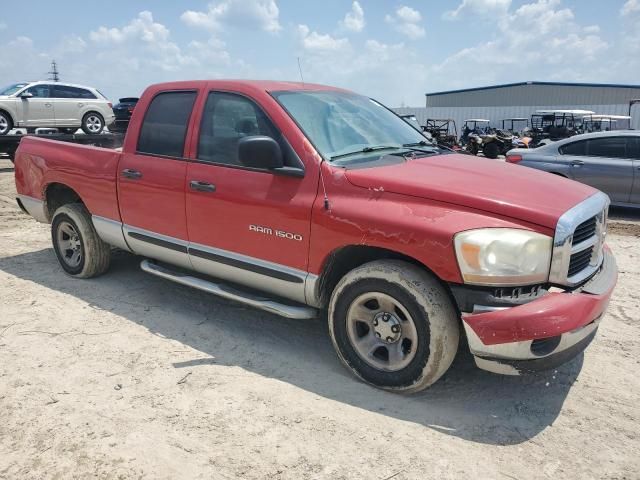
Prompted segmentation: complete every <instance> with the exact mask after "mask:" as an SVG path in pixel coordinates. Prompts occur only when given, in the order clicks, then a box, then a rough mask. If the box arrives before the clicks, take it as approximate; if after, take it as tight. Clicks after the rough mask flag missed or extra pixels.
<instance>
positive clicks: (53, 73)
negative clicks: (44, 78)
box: [47, 60, 60, 82]
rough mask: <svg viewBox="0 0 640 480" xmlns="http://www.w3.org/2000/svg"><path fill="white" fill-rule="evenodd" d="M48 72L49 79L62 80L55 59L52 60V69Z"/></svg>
mask: <svg viewBox="0 0 640 480" xmlns="http://www.w3.org/2000/svg"><path fill="white" fill-rule="evenodd" d="M47 73H48V74H49V75H50V77H49V80H52V81H54V82H59V81H60V72H59V71H58V64H57V63H56V61H55V60H52V61H51V71H50V72H47Z"/></svg>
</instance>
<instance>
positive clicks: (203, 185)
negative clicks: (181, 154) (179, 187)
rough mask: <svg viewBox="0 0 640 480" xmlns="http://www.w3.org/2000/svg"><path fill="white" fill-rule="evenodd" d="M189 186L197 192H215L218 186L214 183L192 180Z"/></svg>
mask: <svg viewBox="0 0 640 480" xmlns="http://www.w3.org/2000/svg"><path fill="white" fill-rule="evenodd" d="M189 186H190V187H191V190H195V191H197V192H215V191H216V186H215V185H214V184H212V183H207V182H201V181H199V180H191V181H190V182H189Z"/></svg>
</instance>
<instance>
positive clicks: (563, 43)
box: [433, 0, 620, 88]
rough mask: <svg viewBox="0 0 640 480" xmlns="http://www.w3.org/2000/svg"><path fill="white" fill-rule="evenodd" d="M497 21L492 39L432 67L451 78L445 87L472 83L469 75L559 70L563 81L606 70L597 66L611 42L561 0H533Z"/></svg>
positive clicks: (499, 77)
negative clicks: (582, 24) (581, 19)
mask: <svg viewBox="0 0 640 480" xmlns="http://www.w3.org/2000/svg"><path fill="white" fill-rule="evenodd" d="M495 24H496V25H497V28H496V32H495V36H494V38H493V39H492V40H490V41H485V42H482V43H479V44H477V45H475V46H471V47H468V48H465V49H462V50H460V51H458V52H456V53H455V54H453V55H451V56H449V57H448V58H447V59H445V60H444V61H443V62H441V63H440V64H438V65H435V66H434V67H433V77H434V78H441V79H442V81H443V82H444V79H449V80H448V83H449V84H448V85H447V88H448V87H451V88H456V87H465V86H470V84H469V82H470V79H473V84H474V85H478V84H486V83H495V82H501V81H518V80H523V79H540V78H545V77H546V78H550V77H553V76H554V75H557V74H559V72H560V71H562V75H563V77H562V80H564V81H568V80H575V81H580V80H582V79H583V78H582V77H583V76H584V73H585V72H587V73H590V74H591V79H590V81H594V80H595V76H596V75H598V76H600V77H605V76H606V75H607V74H606V73H605V72H604V71H600V69H602V67H603V65H604V63H605V62H604V60H605V58H604V55H603V54H604V53H605V52H606V51H607V50H608V49H609V44H608V43H607V42H606V41H605V40H604V39H603V38H602V37H601V36H600V35H599V34H598V32H599V27H598V26H597V25H589V26H581V25H579V24H578V23H576V21H575V16H574V14H573V11H572V10H571V9H570V8H564V7H563V6H562V2H561V0H534V1H531V3H526V4H524V5H521V6H520V7H518V8H516V9H515V10H512V11H511V10H509V11H505V12H503V13H502V14H501V15H499V16H498V17H497V18H496V22H495ZM514 26H517V28H515V27H514ZM450 79H454V80H453V82H451V80H450ZM556 79H557V78H556ZM617 81H620V80H619V79H618V80H617Z"/></svg>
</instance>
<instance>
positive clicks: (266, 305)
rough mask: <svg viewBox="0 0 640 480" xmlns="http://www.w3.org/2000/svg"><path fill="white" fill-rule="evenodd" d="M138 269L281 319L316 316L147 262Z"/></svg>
mask: <svg viewBox="0 0 640 480" xmlns="http://www.w3.org/2000/svg"><path fill="white" fill-rule="evenodd" d="M140 268H141V269H142V270H144V271H145V272H147V273H151V274H152V275H156V276H158V277H162V278H166V279H167V280H171V281H173V282H176V283H180V284H182V285H187V286H188V287H193V288H197V289H198V290H203V291H205V292H209V293H213V294H214V295H217V296H219V297H222V298H226V299H229V300H235V301H236V302H240V303H244V304H245V305H249V306H251V307H255V308H258V309H260V310H264V311H266V312H270V313H275V314H276V315H280V316H282V317H287V318H295V319H299V320H304V319H309V318H315V317H317V316H318V311H317V310H316V309H315V308H311V307H306V306H303V305H300V306H295V305H287V304H284V303H279V302H274V301H273V300H270V299H268V298H265V297H260V296H258V295H256V294H254V293H248V292H242V291H240V290H236V289H234V288H231V287H229V286H227V285H224V284H220V283H214V282H210V281H207V280H203V279H201V278H196V277H192V276H190V275H186V274H184V273H180V272H175V271H172V270H169V269H168V268H165V267H163V266H160V265H158V264H157V263H154V262H151V261H149V260H143V261H142V262H141V263H140Z"/></svg>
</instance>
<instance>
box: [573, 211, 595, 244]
mask: <svg viewBox="0 0 640 480" xmlns="http://www.w3.org/2000/svg"><path fill="white" fill-rule="evenodd" d="M596 223H597V218H596V217H591V218H590V219H589V220H587V221H586V222H582V223H581V224H580V225H578V226H577V227H576V231H575V232H574V234H573V244H574V245H576V244H578V243H580V242H584V241H585V240H586V239H588V238H591V237H593V236H594V235H595V234H596Z"/></svg>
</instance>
